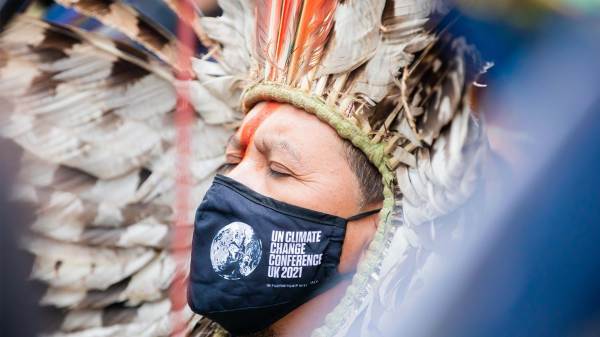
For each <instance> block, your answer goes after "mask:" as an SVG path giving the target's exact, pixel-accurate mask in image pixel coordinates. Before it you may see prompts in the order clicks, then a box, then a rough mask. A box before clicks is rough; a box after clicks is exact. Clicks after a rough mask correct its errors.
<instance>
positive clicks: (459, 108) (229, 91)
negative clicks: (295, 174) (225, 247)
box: [0, 0, 487, 336]
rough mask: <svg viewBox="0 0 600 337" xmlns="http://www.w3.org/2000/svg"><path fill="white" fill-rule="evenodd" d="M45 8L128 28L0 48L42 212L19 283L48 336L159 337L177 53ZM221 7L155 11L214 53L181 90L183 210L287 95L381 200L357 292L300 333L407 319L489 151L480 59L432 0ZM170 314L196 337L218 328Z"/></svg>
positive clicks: (247, 2) (259, 2)
mask: <svg viewBox="0 0 600 337" xmlns="http://www.w3.org/2000/svg"><path fill="white" fill-rule="evenodd" d="M58 2H59V3H61V4H63V5H65V6H72V7H73V8H74V9H75V10H76V11H79V12H80V13H82V14H84V15H87V16H93V17H95V18H97V19H98V20H99V21H100V22H102V23H103V24H104V25H106V26H109V27H113V28H114V29H116V30H118V31H120V32H121V33H122V34H123V35H122V36H120V38H119V39H115V38H111V39H109V38H106V37H105V36H101V34H98V33H90V32H85V31H82V30H80V29H77V28H74V27H68V26H57V25H53V24H49V23H46V22H43V21H42V20H39V19H35V18H31V17H26V16H22V17H19V18H17V19H15V20H14V22H13V23H12V24H11V25H10V27H8V28H7V29H6V30H5V31H4V32H3V34H2V37H1V39H0V48H1V49H0V53H1V54H0V92H1V93H2V94H1V95H2V96H4V98H5V99H8V101H10V102H11V106H10V111H8V112H9V113H8V112H7V113H3V115H4V116H5V119H6V121H5V122H4V123H3V125H2V135H3V136H4V137H8V138H11V139H13V140H14V141H15V142H17V143H18V144H19V145H21V146H22V147H23V148H24V149H25V150H26V151H25V155H24V157H23V162H22V165H23V168H22V172H21V178H20V188H19V190H18V196H19V197H20V198H22V199H25V200H28V201H30V202H32V203H34V204H35V205H36V207H37V210H38V211H37V212H38V213H37V215H38V216H37V219H36V221H35V223H34V224H33V225H32V229H33V232H34V233H35V234H33V235H32V237H30V238H28V239H27V240H25V241H24V243H25V246H26V248H27V249H28V250H29V251H31V252H32V253H33V254H34V255H36V262H35V266H34V270H33V277H34V278H37V279H40V280H43V281H45V282H46V283H47V284H48V285H49V288H48V290H47V292H46V294H45V296H44V298H43V299H42V304H44V305H52V306H56V307H59V308H64V309H65V312H66V315H65V317H64V320H63V322H62V325H61V327H60V329H59V332H57V336H70V335H73V336H75V335H77V336H79V335H81V336H125V335H136V336H139V335H143V336H160V335H166V334H168V333H169V331H170V325H169V320H168V315H167V313H168V312H169V310H170V304H169V301H168V298H167V296H166V295H165V293H166V290H167V289H168V287H169V284H170V282H171V281H172V278H173V274H174V270H175V261H174V260H173V259H172V258H171V257H170V255H169V252H168V250H167V249H166V242H167V240H166V239H167V238H168V233H169V226H168V222H169V221H171V214H172V207H173V206H172V205H173V201H174V191H173V185H174V181H175V177H176V174H177V171H176V165H175V160H174V151H175V150H174V147H175V132H174V124H173V121H172V112H173V111H174V109H175V107H176V106H175V103H176V87H177V85H178V84H180V83H179V82H178V81H177V80H176V79H175V77H174V75H173V74H174V72H175V71H177V70H180V69H179V68H180V67H179V64H178V62H177V53H176V51H177V49H178V48H180V47H178V45H179V44H180V42H179V41H177V40H176V39H175V38H174V37H173V36H172V35H171V34H169V32H166V31H165V30H164V29H159V28H157V26H156V25H152V24H151V23H152V20H151V18H148V17H144V16H141V15H139V13H138V12H137V11H136V9H135V8H133V7H130V6H129V5H127V4H126V3H122V2H112V1H108V2H107V1H94V0H86V1H77V0H70V1H62V0H61V1H58ZM220 6H221V8H222V9H223V15H222V16H221V17H218V18H209V17H201V16H200V15H197V13H194V14H195V15H191V14H190V13H184V12H182V11H180V9H179V8H178V7H177V6H176V4H175V3H172V2H170V1H165V5H164V8H165V11H167V10H170V11H171V12H169V13H171V15H174V16H178V17H179V18H180V19H181V20H182V21H184V22H185V23H186V24H188V25H190V27H192V28H193V30H194V31H195V32H196V33H197V37H198V39H199V40H200V41H201V42H202V43H203V44H204V45H205V46H207V47H208V48H209V49H210V53H209V55H206V56H203V55H198V58H193V59H192V66H193V70H194V75H193V77H192V78H191V79H190V80H189V81H187V83H186V84H187V88H188V94H189V98H190V101H191V103H192V106H193V108H194V110H195V111H196V113H197V115H198V116H199V119H198V120H196V121H194V124H193V125H192V126H191V128H192V144H193V145H192V148H193V152H192V154H191V156H192V157H191V160H190V163H189V164H190V168H191V181H190V187H191V189H192V195H193V200H192V202H193V203H192V204H194V205H195V204H197V202H199V200H201V199H202V196H203V194H204V192H205V190H206V188H207V187H208V185H209V184H210V182H211V180H212V177H213V175H214V172H215V171H216V169H217V168H218V167H219V166H220V165H221V164H222V163H223V150H224V146H225V142H226V140H227V138H228V136H229V135H230V134H231V132H232V131H233V130H235V128H236V127H237V126H238V125H239V123H240V120H241V119H242V118H243V116H244V113H246V112H248V111H249V110H250V109H251V108H252V107H253V106H254V105H255V104H257V103H259V102H261V101H277V102H283V103H288V104H291V105H294V106H296V107H298V108H301V109H303V110H304V111H306V112H307V113H311V114H314V115H316V116H317V117H318V118H319V119H320V120H322V121H323V122H325V123H327V124H329V125H330V126H331V127H332V128H334V129H335V130H336V131H337V133H338V134H339V136H340V137H342V138H344V139H347V140H349V141H350V142H351V143H352V144H353V145H354V146H356V147H357V148H359V149H360V150H362V151H363V152H364V153H365V154H366V155H367V157H368V159H369V160H370V161H371V163H372V164H373V165H374V166H375V167H376V168H377V169H378V170H379V172H380V173H381V176H382V179H383V186H384V191H383V194H384V197H385V200H384V202H383V209H382V210H381V212H380V213H379V218H380V222H379V226H378V228H377V232H376V234H375V236H374V238H373V240H372V242H371V244H370V246H369V248H368V250H367V253H366V255H365V256H364V258H363V259H362V260H361V261H360V262H359V265H358V270H357V273H356V275H355V276H354V278H353V280H352V284H351V285H350V286H349V287H348V289H347V291H346V293H345V295H344V297H343V298H342V300H341V302H340V303H339V305H337V307H336V308H335V309H334V310H333V311H332V312H331V313H330V314H329V315H328V316H327V317H326V319H325V323H324V325H323V326H322V327H320V328H318V329H317V330H315V331H314V332H312V336H344V335H346V334H347V333H348V331H354V332H357V331H365V335H366V332H367V331H373V329H377V327H379V326H382V325H385V324H388V323H389V322H390V321H392V320H393V318H392V317H390V316H389V313H390V312H396V313H397V311H393V310H391V309H392V308H390V306H394V307H398V308H400V309H399V310H403V307H402V305H403V304H404V303H406V299H407V298H409V297H410V296H411V294H412V293H413V292H414V291H415V290H417V289H418V288H419V286H420V285H421V284H422V282H424V280H425V275H426V272H427V269H428V268H429V267H430V266H431V265H432V264H434V263H435V260H436V258H437V257H438V256H439V251H438V250H437V249H438V248H439V247H441V246H443V245H444V244H445V242H447V241H449V240H452V239H455V238H458V237H460V236H461V232H462V231H463V228H461V226H463V225H464V224H465V221H464V219H463V218H462V215H461V210H460V206H461V205H463V204H464V203H465V202H466V201H467V200H468V199H469V198H470V197H471V196H472V195H473V192H474V190H475V188H476V185H477V181H478V179H479V177H480V173H481V172H480V171H481V162H482V159H483V156H484V154H485V151H486V148H487V147H486V141H485V137H484V133H483V128H482V126H481V120H480V119H479V118H478V117H476V115H475V114H474V113H473V111H472V107H471V104H470V93H471V89H472V86H473V82H474V80H475V79H476V76H477V75H478V74H479V73H480V71H481V70H482V64H481V63H480V61H479V57H478V55H477V53H476V51H475V49H474V48H473V47H472V46H470V45H469V44H468V43H467V42H466V40H465V39H464V38H463V37H458V36H454V35H453V34H451V33H450V30H449V29H448V27H449V26H450V25H451V24H452V22H453V19H452V18H450V17H448V16H447V12H448V9H447V8H446V7H445V6H444V5H442V4H441V3H438V2H436V1H433V0H427V1H425V0H423V1H417V0H388V1H385V0H373V1H364V0H353V1H335V0H288V1H286V0H281V1H268V0H256V1H253V0H227V1H220ZM129 40H133V41H135V42H137V43H138V45H137V48H136V47H133V46H132V45H131V44H130V43H129V42H128V41H129ZM123 41H125V42H123ZM140 46H141V47H140ZM183 48H184V49H185V47H183ZM191 216H192V214H190V219H191ZM442 219H444V221H442ZM190 223H191V221H190ZM184 264H185V262H184ZM404 310H407V309H404ZM184 311H185V312H186V314H185V317H186V318H185V320H186V324H187V328H188V330H189V332H190V333H191V334H192V335H197V336H205V335H209V334H207V333H205V332H206V331H209V330H210V331H212V330H213V329H214V328H215V325H214V324H212V323H211V322H208V321H206V320H205V319H204V320H200V318H199V317H198V316H195V315H192V314H191V312H189V310H188V309H184ZM199 320H200V324H199V325H196V323H197V322H198V321H199ZM307 334H308V332H307Z"/></svg>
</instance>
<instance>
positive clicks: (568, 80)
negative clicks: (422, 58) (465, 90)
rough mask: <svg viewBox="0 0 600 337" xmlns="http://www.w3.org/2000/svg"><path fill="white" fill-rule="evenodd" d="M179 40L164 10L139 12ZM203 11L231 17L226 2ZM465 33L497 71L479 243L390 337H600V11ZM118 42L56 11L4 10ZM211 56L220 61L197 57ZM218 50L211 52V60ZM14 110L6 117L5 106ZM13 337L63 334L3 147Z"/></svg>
mask: <svg viewBox="0 0 600 337" xmlns="http://www.w3.org/2000/svg"><path fill="white" fill-rule="evenodd" d="M125 2H128V3H130V4H132V5H133V6H137V8H140V9H141V11H142V12H143V13H145V14H147V15H149V16H152V17H153V18H155V19H156V21H157V22H160V24H161V25H162V26H163V28H164V29H167V30H169V31H171V32H175V31H176V25H177V20H176V18H174V17H172V16H168V15H162V13H163V12H161V10H160V8H159V6H157V5H156V3H157V2H155V1H133V0H129V1H125ZM196 5H197V7H198V10H200V11H201V12H202V13H204V14H205V15H208V16H218V15H220V10H219V8H218V6H217V4H216V1H211V0H196ZM453 5H456V7H457V9H456V15H457V16H458V17H459V18H460V19H459V20H457V22H456V24H454V25H453V27H452V29H453V30H455V31H456V32H457V33H460V34H463V35H466V36H467V37H468V40H469V41H470V42H471V43H474V44H476V45H477V46H478V48H479V49H480V51H481V54H482V56H483V58H484V59H485V60H487V61H489V62H490V65H492V64H493V66H491V67H490V69H489V70H488V72H487V74H486V76H485V77H484V78H482V79H481V80H480V82H481V83H479V84H480V85H479V89H478V92H477V102H476V104H477V105H478V107H479V108H478V110H479V111H480V112H481V114H482V117H483V118H484V119H485V120H486V121H487V132H488V135H489V139H490V145H491V148H492V149H493V152H494V155H493V156H491V158H490V160H489V163H488V169H487V174H488V176H487V177H486V192H485V202H484V203H485V207H483V208H482V209H481V212H482V213H483V221H482V223H481V224H479V225H478V227H477V228H478V231H479V232H478V233H477V234H478V235H477V236H476V239H475V240H473V241H472V242H469V244H467V245H466V246H464V247H461V250H460V251H457V252H456V253H455V256H454V258H453V260H452V263H450V264H448V265H447V266H445V267H444V270H440V271H439V277H437V278H436V281H435V282H433V283H432V284H429V285H428V286H427V288H426V289H425V291H424V292H423V295H422V296H421V297H419V298H418V299H417V300H415V303H414V306H413V308H414V310H412V311H411V312H410V313H402V315H398V317H399V320H397V321H396V322H395V324H394V325H393V326H389V329H388V330H387V331H382V332H381V333H382V335H383V336H400V335H402V336H415V337H416V336H423V337H425V336H432V337H433V336H445V337H451V336H457V337H458V336H461V337H470V336H473V337H475V336H568V337H570V336H573V337H591V336H600V221H599V219H600V173H599V172H600V1H598V0H495V1H477V0H463V1H457V2H456V3H453ZM0 8H1V12H0V20H1V21H0V22H1V23H2V25H4V24H5V23H7V22H8V21H9V19H10V17H11V16H13V15H15V14H16V13H19V12H21V11H24V10H29V11H31V12H33V13H37V15H40V16H42V17H44V18H46V19H47V20H49V21H53V22H57V23H69V24H72V25H73V24H75V25H77V26H79V27H81V28H82V29H86V30H91V31H101V32H102V33H103V34H107V35H109V36H112V37H114V38H117V39H118V38H123V39H125V37H121V36H119V33H117V32H115V31H113V30H111V29H109V28H107V27H104V26H102V25H101V24H100V23H98V22H97V21H95V20H93V19H90V18H87V17H84V16H81V15H79V14H77V13H75V12H73V11H71V10H68V9H65V8H63V7H61V6H59V5H57V4H54V3H53V2H52V1H38V2H28V1H0ZM197 46H198V47H197V48H199V50H200V51H206V49H205V48H204V47H203V46H202V45H201V44H197ZM203 48H204V49H203ZM0 104H3V103H2V102H0ZM0 154H1V158H2V160H0V219H2V220H1V221H2V225H1V226H0V231H1V233H0V238H1V240H2V243H1V245H0V249H1V250H2V259H3V262H2V273H1V274H0V275H2V276H1V277H0V279H1V280H2V286H1V287H0V291H1V292H2V296H1V299H2V302H1V303H2V306H1V307H2V315H0V319H1V320H2V328H0V331H1V334H2V336H33V335H35V334H36V333H38V332H40V331H44V329H47V327H48V326H51V324H52V321H53V320H52V310H48V309H40V308H39V307H38V305H37V302H38V301H39V299H40V297H41V294H42V292H43V286H42V285H40V284H36V283H35V282H33V281H31V280H29V271H30V270H31V263H32V262H31V258H30V257H29V256H27V255H26V254H25V253H24V252H23V251H21V250H19V249H18V242H19V240H18V238H19V237H20V235H21V234H22V232H23V231H25V230H26V226H27V223H28V221H30V220H29V218H28V217H30V216H31V214H30V213H31V210H30V209H28V208H27V205H20V204H15V203H14V202H13V201H11V199H10V198H9V195H10V190H11V183H12V182H13V181H14V177H15V173H16V171H17V170H18V167H16V164H15V163H17V162H18V157H19V150H18V148H16V147H15V146H14V145H12V144H9V143H8V142H5V141H2V142H0Z"/></svg>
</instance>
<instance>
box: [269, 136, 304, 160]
mask: <svg viewBox="0 0 600 337" xmlns="http://www.w3.org/2000/svg"><path fill="white" fill-rule="evenodd" d="M271 144H274V145H276V147H277V148H279V149H281V150H283V151H284V152H287V153H288V154H289V155H290V156H292V158H293V159H294V160H295V161H296V162H297V163H298V164H300V165H302V157H301V156H300V152H298V151H297V150H296V149H295V148H294V146H293V145H292V144H290V142H288V141H287V140H285V139H283V138H281V137H278V138H277V140H274V141H272V142H271Z"/></svg>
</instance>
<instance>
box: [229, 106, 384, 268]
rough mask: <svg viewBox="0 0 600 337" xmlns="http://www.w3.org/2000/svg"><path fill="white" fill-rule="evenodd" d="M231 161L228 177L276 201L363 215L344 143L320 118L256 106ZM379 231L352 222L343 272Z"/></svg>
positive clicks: (237, 138) (231, 148)
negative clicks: (375, 232) (375, 231)
mask: <svg viewBox="0 0 600 337" xmlns="http://www.w3.org/2000/svg"><path fill="white" fill-rule="evenodd" d="M226 162H227V164H228V165H227V166H228V170H227V171H226V173H225V175H227V176H229V177H231V178H233V179H234V180H237V181H239V182H241V183H242V184H244V185H246V186H248V187H250V188H251V189H253V190H255V191H256V192H258V193H261V194H263V195H266V196H268V197H271V198H273V199H277V200H280V201H283V202H286V203H289V204H292V205H296V206H300V207H304V208H309V209H313V210H316V211H320V212H323V213H329V214H333V215H337V216H339V217H343V218H347V217H350V216H352V215H355V214H357V213H360V212H362V211H364V210H363V209H361V200H362V199H361V197H362V196H361V191H360V185H359V182H358V179H357V178H356V176H355V174H354V172H352V170H351V169H350V166H349V164H348V161H347V159H346V156H345V152H344V143H343V140H342V139H341V138H340V137H339V136H338V134H337V133H336V131H335V130H334V129H333V128H331V127H330V126H329V125H327V124H326V123H324V122H322V121H320V120H319V119H318V118H317V117H316V116H314V115H312V114H309V113H307V112H305V111H303V110H300V109H297V108H295V107H293V106H291V105H288V104H280V103H272V102H268V103H260V104H258V105H256V106H255V107H254V108H253V109H252V110H251V111H250V112H249V113H248V114H247V115H246V117H245V118H244V120H243V123H242V125H241V126H240V128H239V130H238V131H237V132H236V134H235V135H234V136H233V137H232V138H231V140H230V141H229V144H228V146H227V149H226ZM371 222H374V221H371ZM374 230H375V224H374V225H372V226H369V225H364V224H363V223H357V224H353V223H352V222H350V223H348V226H347V229H346V237H345V239H344V245H343V248H342V256H341V258H340V265H339V267H338V270H339V271H340V272H341V273H344V272H349V271H353V270H354V269H355V267H356V264H357V262H358V260H359V258H360V255H361V253H362V251H364V249H365V248H366V246H367V245H368V242H370V240H371V238H372V235H373V233H374Z"/></svg>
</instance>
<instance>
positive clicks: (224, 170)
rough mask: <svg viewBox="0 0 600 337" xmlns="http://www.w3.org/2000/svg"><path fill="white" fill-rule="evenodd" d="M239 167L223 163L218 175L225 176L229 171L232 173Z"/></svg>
mask: <svg viewBox="0 0 600 337" xmlns="http://www.w3.org/2000/svg"><path fill="white" fill-rule="evenodd" d="M236 165H237V163H223V164H222V165H221V166H219V168H218V169H217V173H219V174H225V173H228V172H229V171H231V170H232V169H233V168H234V167H235V166H236Z"/></svg>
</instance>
